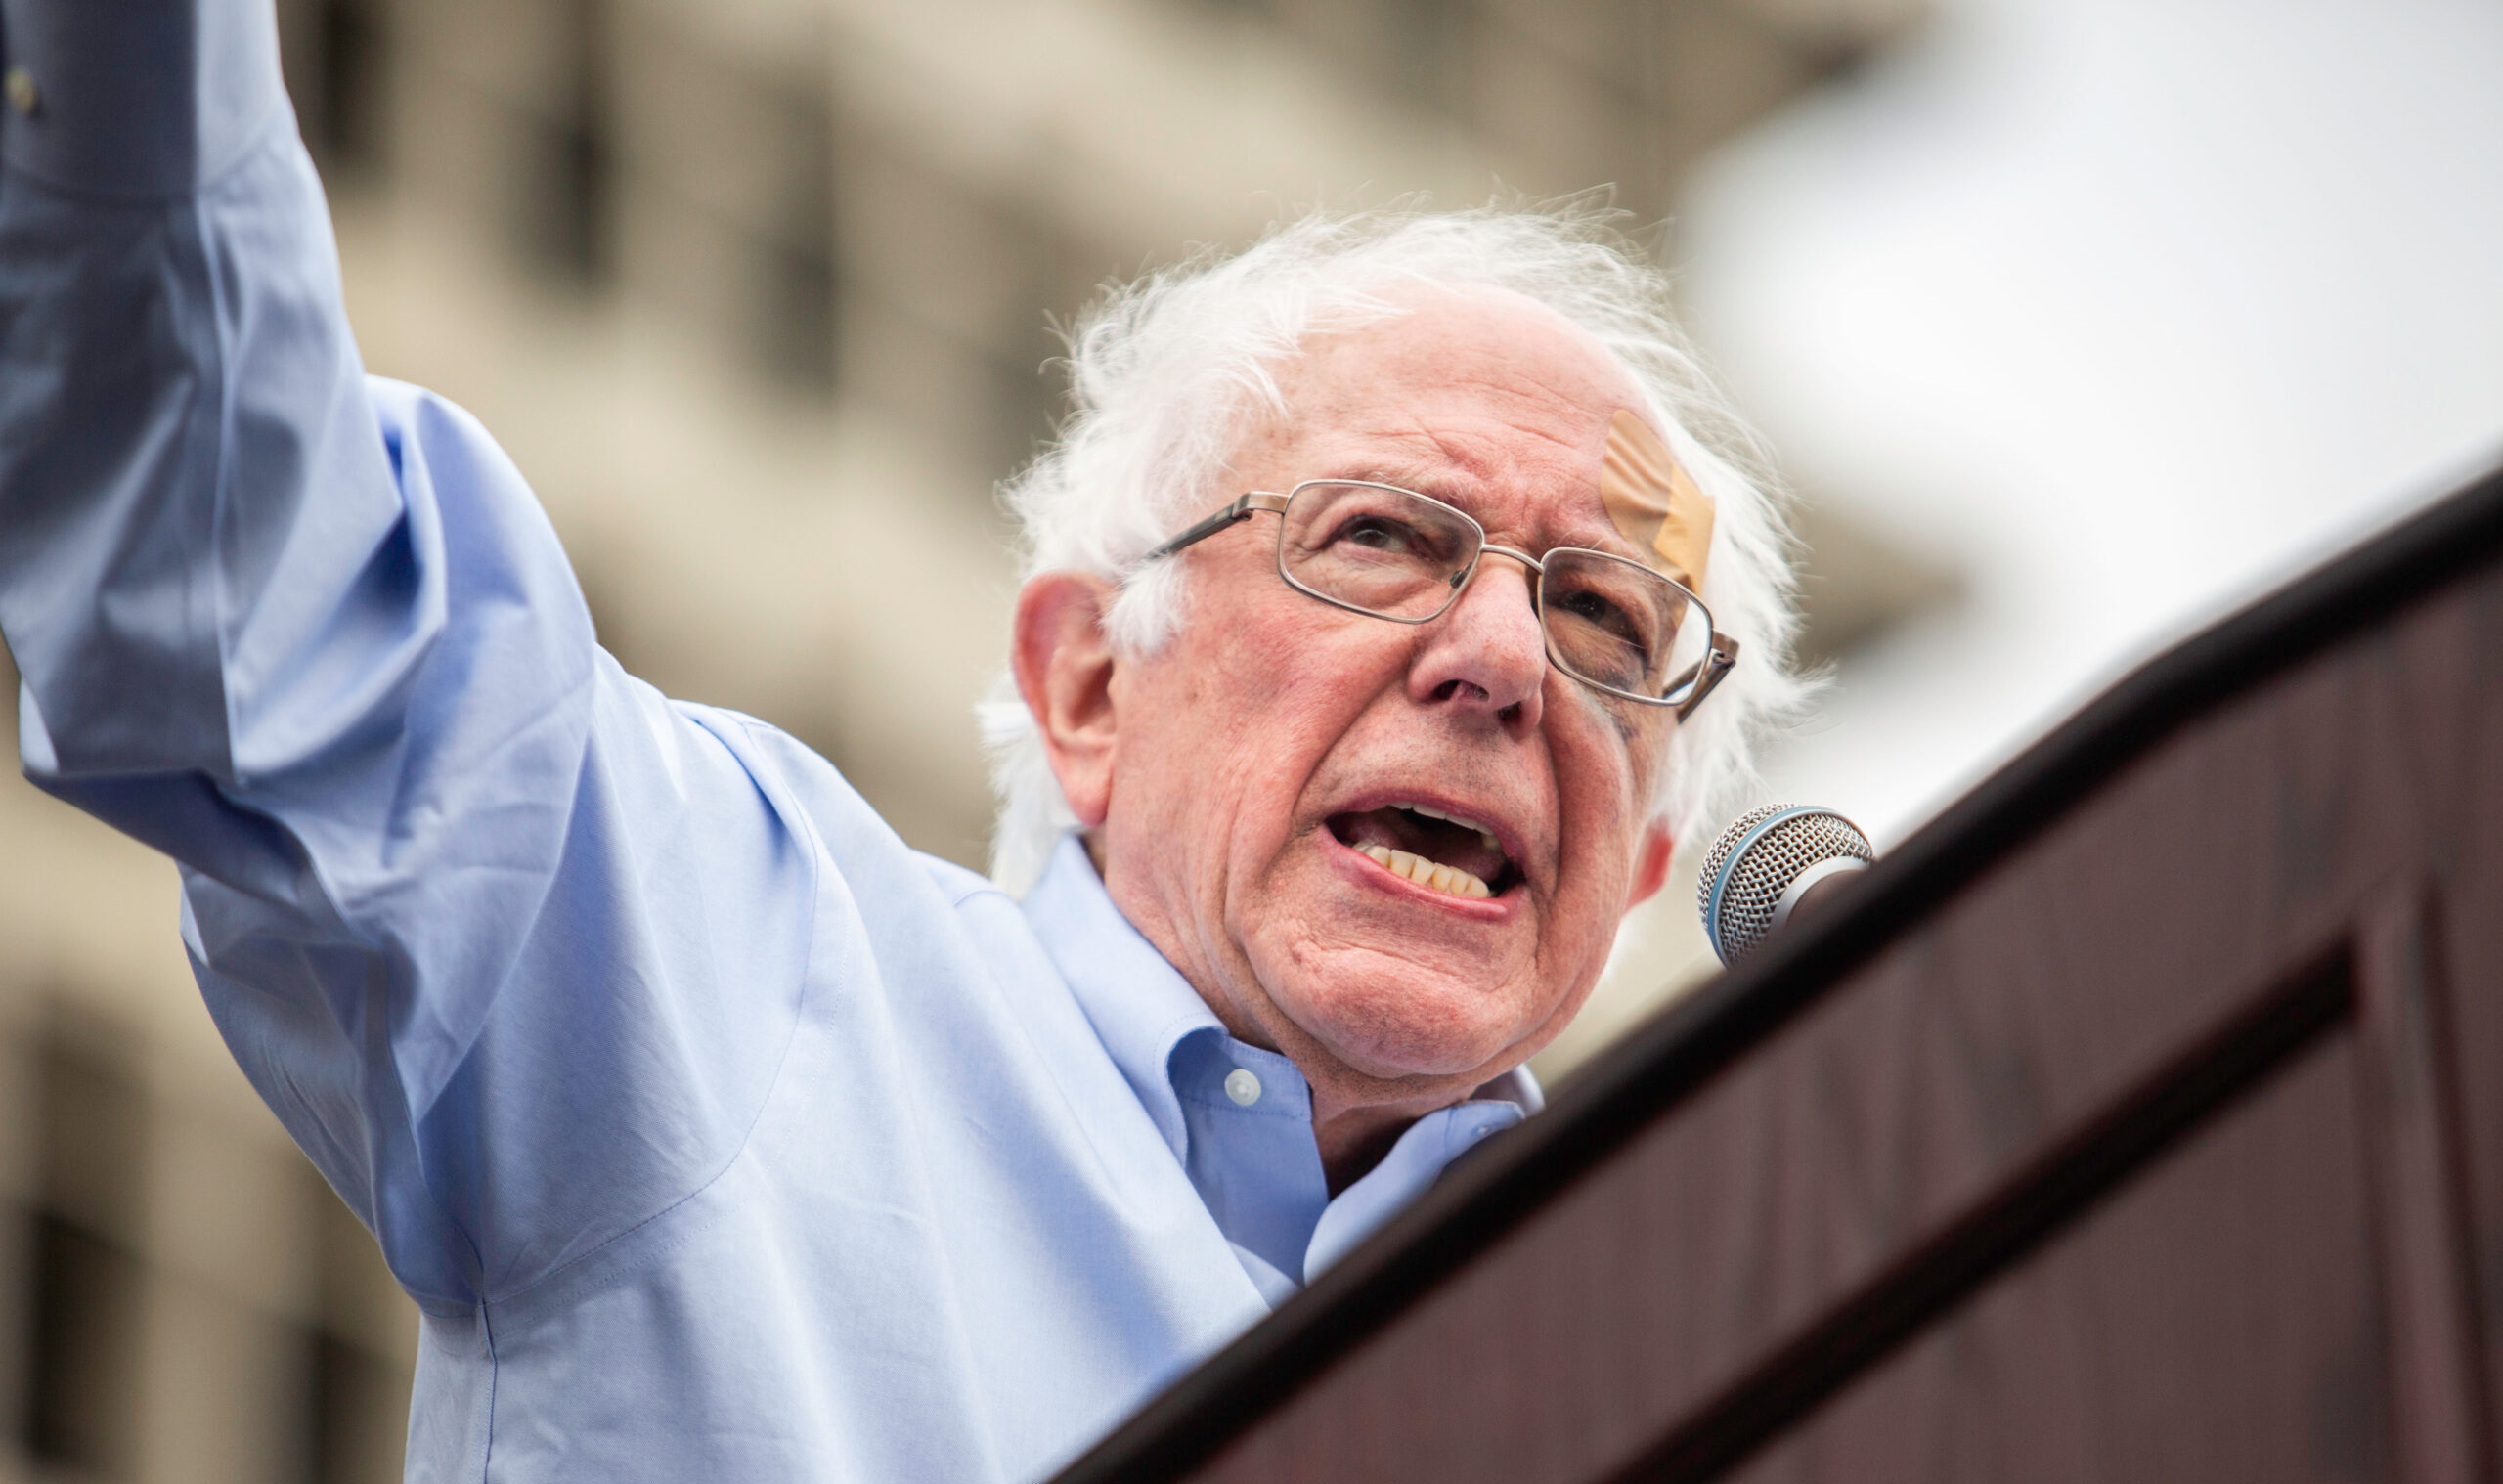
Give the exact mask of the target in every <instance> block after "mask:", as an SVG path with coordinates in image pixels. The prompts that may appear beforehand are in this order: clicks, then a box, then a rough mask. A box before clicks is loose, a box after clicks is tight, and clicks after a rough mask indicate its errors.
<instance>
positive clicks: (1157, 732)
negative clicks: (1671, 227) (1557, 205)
mask: <svg viewBox="0 0 2503 1484" xmlns="http://www.w3.org/2000/svg"><path fill="white" fill-rule="evenodd" d="M1405 303H1406V305H1407V307H1409V308H1410V309H1411V311H1412V312H1411V313H1409V314H1407V315H1405V316H1404V317H1401V318H1396V319H1392V320H1389V321H1386V322H1383V323H1381V324H1378V325H1375V326H1372V327H1366V328H1363V329H1359V330H1355V331H1351V332H1347V333H1342V334H1335V335H1327V336H1319V337H1315V338H1314V339H1313V340H1312V341H1310V342H1309V343H1308V344H1307V346H1306V353H1305V354H1304V355H1303V356H1302V357H1301V358H1299V359H1298V360H1295V361H1294V362H1291V363H1289V364H1287V365H1284V366H1282V367H1280V368H1278V371H1279V374H1280V381H1281V386H1282V388H1283V390H1284V392H1285V394H1286V405H1287V413H1286V415H1284V416H1282V417H1277V418H1273V419H1269V420H1267V421H1265V422H1264V423H1262V424H1261V425H1257V426H1254V427H1253V428H1252V429H1251V430H1250V432H1249V433H1248V434H1247V435H1246V436H1245V438H1244V439H1243V441H1242V443H1241V445H1240V447H1239V449H1238V451H1237V453H1236V455H1235V457H1234V458H1233V460H1232V467H1231V470H1230V472H1229V475H1228V478H1227V484H1226V487H1225V488H1224V489H1222V490H1214V491H1210V492H1208V502H1207V503H1208V507H1209V508H1211V509H1212V508H1214V507H1216V506H1217V505H1219V504H1221V503H1222V502H1224V501H1225V500H1227V499H1230V498H1232V496H1233V495H1234V494H1236V493H1239V492H1240V491H1242V490H1246V489H1260V490H1274V491H1285V490H1287V489H1290V488H1292V487H1293V486H1294V485H1295V484H1296V483H1297V482H1299V481H1302V480H1306V479H1313V478H1324V477H1332V476H1337V477H1346V478H1376V479H1382V480H1384V481H1387V482H1391V483H1397V484H1402V485H1405V486H1407V487H1409V488H1412V489H1416V490H1420V491H1423V492H1424V493H1427V494H1429V495H1433V496H1436V497H1438V498H1440V499H1443V500H1446V501H1449V502H1452V503H1454V504H1457V505H1459V506H1461V507H1462V508H1464V509H1466V510H1468V511H1469V512H1470V513H1471V514H1472V515H1474V516H1475V517H1476V518H1477V519H1478V521H1479V522H1480V523H1481V524H1482V525H1484V526H1485V528H1486V531H1487V538H1488V540H1489V541H1490V542H1492V543H1495V544H1498V545H1503V546H1515V547H1519V548H1520V549H1523V550H1526V551H1530V552H1542V551H1545V550H1547V549H1548V548H1549V547H1552V546H1595V547H1598V548H1600V549H1603V550H1610V551H1619V552H1623V553H1625V554H1628V555H1632V554H1634V552H1633V550H1632V547H1631V546H1629V545H1628V544H1627V543H1626V542H1625V541H1624V539H1623V538H1622V537H1620V536H1619V535H1618V534H1617V532H1616V531H1615V529H1614V527H1613V526H1612V525H1611V524H1610V523H1609V521H1608V518H1607V515H1606V513H1605V511H1604V510H1603V508H1602V506H1601V504H1600V500H1599V493H1598V489H1599V473H1600V464H1601V458H1602V454H1603V447H1604V443H1605V439H1606V432H1607V420H1608V416H1609V415H1610V414H1611V413H1612V412H1613V411H1614V410H1616V409H1617V408H1620V407H1639V406H1640V405H1641V404H1640V398H1639V396H1638V394H1637V392H1636V390H1635V388H1634V386H1633V384H1632V382H1631V380H1630V379H1629V378H1628V377H1627V375H1626V374H1625V372H1624V371H1622V370H1621V369H1620V368H1618V367H1617V366H1616V365H1615V364H1614V363H1613V362H1612V361H1610V360H1609V359H1608V357H1607V356H1606V355H1605V353H1604V352H1603V350H1602V349H1601V348H1600V347H1599V346H1598V345H1597V344H1596V342H1594V341H1592V340H1590V339H1589V338H1588V337H1586V336H1584V335H1583V334H1582V333H1581V332H1580V331H1578V330H1576V329H1574V328H1573V327H1571V326H1569V325H1568V324H1566V323H1565V322H1564V321H1562V320H1561V319H1559V318H1558V317H1557V316H1555V315H1554V314H1553V313H1552V312H1550V311H1548V310H1545V309H1543V308H1541V307H1539V306H1536V305H1534V304H1531V303H1529V302H1528V301H1526V300H1521V299H1516V298H1514V297H1512V296H1509V295H1502V294H1495V293H1486V292H1481V293H1471V294H1466V295H1464V294H1461V293H1455V292H1448V291H1442V290H1418V291H1417V292H1416V293H1415V294H1413V295H1411V296H1410V297H1409V298H1408V299H1407V300H1406V301H1405ZM1276 542H1277V517H1275V516H1271V515H1255V516H1253V517H1252V519H1251V520H1249V521H1246V522H1244V523H1243V524H1241V525H1239V526H1237V527H1234V528H1233V529H1230V530H1228V531H1226V532H1224V533H1222V534H1220V535H1218V536H1215V537H1213V538H1211V539H1209V540H1208V541H1205V542H1202V543H1200V544H1199V545H1197V546H1193V547H1191V548H1189V549H1188V550H1187V551H1185V552H1184V553H1182V555H1181V556H1180V557H1179V558H1177V559H1178V560H1180V561H1183V562H1186V563H1188V580H1189V592H1188V603H1187V610H1186V618H1185V620H1184V623H1183V626H1182V628H1181V629H1180V631H1179V632H1178V633H1176V634H1175V635H1174V636H1173V637H1172V639H1170V640H1169V641H1168V642H1167V643H1165V644H1164V646H1163V647H1162V648H1160V649H1158V650H1157V651H1156V652H1155V653H1153V654H1150V655H1147V656H1144V657H1126V656H1121V655H1118V654H1116V653H1114V652H1113V651H1112V650H1111V649H1110V647H1109V646H1108V645H1107V643H1106V642H1105V639H1104V636H1103V633H1102V631H1101V628H1100V625H1099V622H1098V620H1099V616H1100V614H1101V612H1102V611H1103V608H1104V606H1105V605H1106V604H1108V603H1109V601H1110V599H1111V596H1112V589H1111V588H1110V586H1109V585H1107V584H1105V583H1104V582H1102V581H1101V580H1099V579H1095V578H1091V577H1087V576H1084V575H1081V574H1075V573H1046V574H1043V575H1041V576H1038V577H1037V578H1035V579H1034V580H1033V581H1032V583H1030V584H1029V585H1028V587H1027V589H1026V590H1025V591H1024V593H1023V594H1022V595H1021V598H1020V602H1019V611H1018V632H1017V651H1016V664H1017V672H1018V677H1019V681H1020V685H1021V687H1022V688H1023V690H1024V692H1025V694H1026V697H1027V700H1028V702H1029V704H1030V705H1031V706H1032V707H1033V709H1034V712H1035V714H1036V716H1037V718H1038V719H1039V720H1041V722H1042V729H1043V733H1044V738H1045V744H1046V747H1047V750H1048V752H1049V754H1050V757H1051V761H1052V765H1053V768H1054V771H1055V773H1056V774H1057V776H1058V777H1059V780H1060V783H1061V786H1062V788H1063V790H1064V791H1065V792H1066V793H1067V795H1068V797H1069V800H1070V803H1071V805H1072V806H1073V807H1074V808H1075V809H1076V813H1077V816H1078V819H1079V821H1080V823H1081V824H1082V825H1084V826H1085V827H1086V829H1087V830H1088V842H1089V845H1090V848H1091V849H1092V851H1093V852H1094V855H1095V859H1096V861H1097V864H1098V865H1099V866H1100V867H1101V868H1102V870H1103V873H1104V879H1105V884H1106V886H1107V888H1108V889H1109V890H1110V892H1111V894H1112V896H1113V899H1114V901H1115V902H1116V903H1118V904H1119V905H1120V909H1121V911H1122V912H1123V913H1124V914H1125V915H1126V916H1127V917H1128V918H1129V920H1130V921H1131V922H1132V923H1133V924H1134V925H1136V927H1137V928H1138V930H1139V931H1140V932H1141V933H1142V934H1144V935H1145V936H1146V937H1147V938H1148V939H1149V940H1150V941H1151V942H1153V943H1155V944H1156V946H1157V947H1158V948H1159V949H1161V950H1162V951H1163V952H1164V956H1165V958H1166V959H1167V960H1169V961H1170V962H1171V963H1172V964H1173V965H1174V966H1175V967H1176V968H1177V969H1179V970H1180V971H1181V973H1182V975H1183V977H1184V978H1186V979H1188V980H1189V981H1190V982H1191V983H1192V984H1193V985H1194V986H1195V987H1196V988H1197V989H1198V990H1199V992H1200V994H1201V995H1202V997H1203V998H1205V999H1206V1000H1207V1001H1208V1005H1209V1007H1210V1008H1211V1009H1212V1010H1213V1011H1214V1012H1215V1014H1216V1016H1217V1018H1218V1019H1219V1020H1220V1021H1222V1022H1223V1023H1224V1025H1225V1026H1226V1028H1227V1029H1228V1030H1229V1031H1230V1032H1231V1033H1233V1034H1234V1035H1236V1036H1238V1037H1240V1038H1242V1039H1243V1040H1246V1041H1249V1042H1251V1043H1252V1044H1254V1045H1259V1046H1265V1047H1269V1048H1272V1049H1275V1050H1277V1051H1280V1052H1282V1053H1284V1054H1285V1055H1286V1056H1288V1057H1289V1058H1291V1059H1292V1060H1294V1062H1295V1065H1296V1066H1297V1067H1298V1068H1299V1069H1301V1070H1302V1071H1303V1073H1304V1075H1305V1076H1306V1077H1307V1078H1308V1079H1309V1080H1310V1082H1311V1084H1312V1089H1313V1100H1314V1114H1313V1118H1314V1126H1315V1131H1316V1134H1317V1135H1318V1137H1319V1139H1320V1141H1321V1148H1322V1155H1323V1159H1324V1162H1325V1164H1326V1165H1327V1167H1328V1168H1329V1170H1330V1173H1331V1178H1332V1184H1333V1187H1334V1188H1337V1187H1339V1186H1343V1185H1344V1184H1345V1183H1346V1182H1347V1181H1348V1180H1351V1179H1353V1178H1354V1177H1355V1176H1356V1175H1358V1174H1361V1173H1362V1171H1363V1170H1364V1169H1366V1168H1369V1167H1370V1166H1371V1165H1372V1163H1373V1162H1374V1161H1375V1160H1376V1159H1378V1158H1379V1157H1380V1155H1381V1153H1382V1152H1383V1150H1385V1149H1386V1148H1387V1147H1388V1144H1389V1143H1390V1142H1391V1141H1392V1140H1393V1139H1395V1138H1396V1136H1397V1134H1398V1132H1399V1130H1400V1129H1402V1128H1404V1127H1405V1126H1406V1125H1407V1124H1408V1123H1410V1122H1412V1121H1414V1120H1415V1119H1416V1118H1417V1117H1419V1116H1420V1115H1422V1114H1423V1113H1427V1112H1429V1111H1431V1110H1433V1109H1435V1108H1439V1107H1443V1106H1445V1105H1448V1104H1450V1103H1454V1102H1457V1101H1459V1100H1460V1099H1462V1098H1465V1097H1467V1096H1468V1095H1469V1093H1470V1092H1471V1090H1472V1089H1474V1088H1476V1087H1477V1086H1479V1085H1480V1084H1482V1083H1484V1082H1485V1081H1487V1080H1488V1079H1489V1078H1492V1077H1494V1076H1497V1075H1499V1074H1501V1073H1502V1072H1504V1071H1506V1070H1508V1069H1511V1068H1512V1067H1514V1066H1515V1065H1517V1064H1518V1063H1520V1062H1522V1061H1524V1060H1526V1059H1527V1058H1528V1057H1529V1056H1530V1055H1531V1054H1532V1053H1534V1052H1536V1051H1537V1050H1538V1049H1539V1048H1540V1047H1542V1046H1544V1045H1546V1044H1547V1042H1548V1041H1550V1040H1551V1039H1553V1038H1554V1037H1555V1036H1556V1034H1557V1033H1558V1032H1559V1031H1560V1030H1562V1029H1563V1028H1564V1026H1565V1025H1566V1024H1567V1023H1568V1022H1569V1021H1570V1020H1571V1018H1572V1016H1573V1014H1574V1012H1575V1011H1576V1010H1578V1009H1579V1008H1580V1007H1581V1004H1582V1001H1583V999H1584V998H1585V997H1586V996H1587V995H1588V994H1589V992H1590V989H1591V986H1592V984H1593V983H1594V982H1596V981H1597V979H1598V977H1599V973H1600V970H1601V968H1602V966H1603V963H1604V962H1605V959H1606V956H1607V951H1608V947H1609V944H1610V942H1611V941H1612V939H1613V937H1614V934H1615V930H1616V926H1617V922H1618V920H1619V919H1620V918H1621V917H1622V915H1623V914H1624V912H1625V911H1626V909H1627V908H1628V907H1630V906H1632V905H1633V904H1634V903H1635V902H1637V901H1640V900H1641V899H1642V898H1644V897H1645V896H1647V895H1650V894H1651V893H1652V892H1654V891H1656V890H1657V889H1658V887H1659V885H1660V882H1661V880H1662V879H1663V877H1664V876H1665V874H1666V871H1667V866H1668V855H1669V841H1668V838H1667V836H1666V834H1665V833H1664V832H1663V831H1662V830H1661V829H1660V827H1659V826H1658V825H1657V824H1655V823H1651V822H1649V821H1648V820H1647V814H1648V809H1647V800H1649V799H1650V798H1651V797H1653V794H1654V789H1655V785H1656V783H1657V781H1658V769H1659V768H1660V767H1661V766H1662V765H1664V763H1663V759H1664V754H1665V751H1666V748H1667V744H1668V740H1669V737H1670V734H1671V730H1672V728H1673V726H1674V724H1675V723H1674V721H1673V720H1671V719H1670V717H1669V716H1668V714H1667V713H1666V712H1665V711H1660V710H1653V709H1646V708H1640V707H1632V706H1628V705H1626V704H1624V703H1611V702H1607V701H1605V700H1603V698H1602V697H1600V696H1598V695H1597V694H1596V693H1594V692H1592V691H1590V690H1589V689H1588V688H1586V687H1584V686H1583V685H1581V684H1580V683H1579V682H1577V681H1575V680H1573V679H1571V678H1570V677H1566V676H1564V675H1561V674H1559V673H1558V672H1557V671H1556V670H1555V669H1554V668H1553V667H1552V666H1550V665H1549V664H1548V662H1547V658H1546V655H1545V652H1544V649H1543V646H1542V644H1541V640H1540V635H1539V629H1538V621H1537V615H1536V612H1535V610H1534V609H1533V607H1532V594H1531V589H1530V584H1529V581H1528V577H1527V574H1526V573H1525V572H1524V570H1523V569H1522V568H1521V566H1520V565H1519V564H1518V563H1516V562H1513V561H1509V560H1506V559H1503V558H1501V557H1497V556H1489V557H1487V558H1486V559H1485V561H1484V563H1483V565H1482V566H1481V568H1480V570H1479V571H1478V573H1477V575H1476V576H1475V578H1474V579H1473V580H1472V581H1471V584H1470V585H1469V587H1468V589H1466V590H1465V591H1464V592H1463V594H1462V596H1461V598H1460V600H1459V601H1458V602H1457V603H1456V604H1455V605H1454V606H1453V607H1452V608H1451V610H1450V611H1448V612H1447V613H1445V614H1444V615H1443V616H1442V617H1440V618H1439V619H1436V620H1435V621H1434V622H1432V623H1430V624H1427V625H1424V626H1422V627H1409V626H1404V625H1399V624H1392V623H1385V622H1383V621H1381V620H1378V619H1372V618H1367V617H1363V616H1360V615H1356V614H1350V613H1346V612H1342V611H1340V610H1339V609H1336V608H1332V607H1330V606H1328V605H1327V604H1324V603H1320V602H1317V601H1315V600H1313V599H1312V598H1310V597H1308V596H1306V595H1304V594H1302V593H1299V592H1296V591H1295V590H1294V589H1291V588H1289V587H1288V586H1287V585H1286V584H1285V583H1284V582H1282V581H1280V580H1279V578H1278V575H1277V572H1276V568H1275V565H1274V561H1275V550H1276ZM1393 800H1415V801H1431V802H1434V803H1437V804H1439V805H1440V807H1443V808H1445V809H1446V810H1448V811H1451V812H1455V813H1459V814H1463V815H1465V816H1467V817H1469V818H1471V819H1474V820H1477V821H1480V822H1482V823H1485V824H1487V825H1489V826H1490V827H1492V828H1493V829H1494V830H1495V832H1496V834H1497V835H1498V836H1499V837H1500V838H1501V840H1502V842H1503V844H1504V846H1505V848H1506V852H1507V854H1508V855H1509V856H1510V859H1511V863H1512V868H1513V870H1512V886H1511V889H1510V890H1507V891H1503V892H1501V894H1500V895H1496V896H1494V897H1492V898H1490V899H1487V900H1463V899H1461V898H1458V897H1453V896H1448V895H1441V894H1437V893H1434V892H1431V891H1429V890H1427V889H1426V888H1423V887H1419V886H1416V885H1414V884H1412V883H1410V882H1408V881H1405V880H1401V879H1399V878H1397V877H1395V876H1393V875H1392V874H1391V873H1389V872H1387V871H1385V870H1383V868H1382V867H1380V866H1379V865H1377V864H1376V863H1375V862H1374V861H1373V860H1371V859H1369V858H1367V857H1366V856H1364V855H1362V854H1360V853H1358V852H1357V851H1354V850H1351V849H1349V847H1348V846H1347V845H1346V844H1344V843H1342V841H1341V838H1340V833H1343V830H1344V822H1345V821H1346V819H1347V818H1348V817H1349V814H1350V811H1354V810H1364V809H1372V808H1375V807H1379V806H1382V805H1383V804H1386V803H1389V802H1391V801H1393ZM1334 819H1337V820H1339V821H1340V832H1339V833H1334V829H1333V825H1332V821H1333V820H1334Z"/></svg>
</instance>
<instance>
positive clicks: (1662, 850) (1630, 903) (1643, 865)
mask: <svg viewBox="0 0 2503 1484" xmlns="http://www.w3.org/2000/svg"><path fill="white" fill-rule="evenodd" d="M1676 846H1677V842H1676V840H1675V839H1673V838H1672V837H1671V836H1670V834H1669V827H1668V826H1667V825H1665V824H1662V823H1661V822H1660V821H1659V820H1657V819H1654V820H1652V821H1651V822H1650V823H1649V824H1647V825H1645V826H1644V827H1643V839H1642V842H1641V843H1640V844H1639V845H1637V846H1636V847H1635V848H1634V882H1633V886H1632V888H1631V889H1630V890H1629V891H1628V892H1627V893H1626V894H1625V910H1627V911H1628V912H1631V911H1633V910H1634V909H1635V908H1636V907H1638V906H1641V905H1642V904H1643V903H1644V902H1646V901H1648V900H1650V899H1651V897H1652V896H1653V895H1655V894H1657V893H1658V892H1659V890H1660V888H1661V887H1662V886H1664V885H1666V884H1667V882H1668V879H1669V860H1670V857H1671V856H1672V855H1673V854H1674V853H1675V850H1676Z"/></svg>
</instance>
